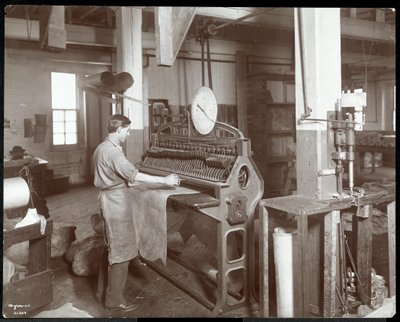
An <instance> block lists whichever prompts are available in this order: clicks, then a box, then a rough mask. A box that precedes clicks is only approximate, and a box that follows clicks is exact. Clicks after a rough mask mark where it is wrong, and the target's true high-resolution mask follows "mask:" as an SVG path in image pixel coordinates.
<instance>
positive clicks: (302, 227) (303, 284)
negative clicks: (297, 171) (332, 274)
mask: <svg viewBox="0 0 400 322" xmlns="http://www.w3.org/2000/svg"><path fill="white" fill-rule="evenodd" d="M297 234H298V247H299V252H298V254H299V268H300V271H301V274H300V275H301V276H300V278H299V279H298V284H297V286H298V287H299V289H300V290H301V299H300V303H299V304H298V308H297V309H298V316H299V317H308V316H309V315H310V310H309V305H310V301H309V292H308V291H309V286H310V262H309V256H308V255H309V254H308V253H309V252H308V217H307V215H300V216H297Z"/></svg>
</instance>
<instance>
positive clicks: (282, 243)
mask: <svg viewBox="0 0 400 322" xmlns="http://www.w3.org/2000/svg"><path fill="white" fill-rule="evenodd" d="M295 235H296V234H294V233H293V232H288V231H286V230H285V229H284V228H280V227H277V228H275V229H274V233H273V241H274V259H275V276H276V299H277V316H278V317H282V318H291V317H293V316H294V295H293V294H294V289H293V287H294V283H293V245H294V238H295Z"/></svg>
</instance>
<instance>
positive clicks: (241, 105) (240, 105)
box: [235, 50, 248, 137]
mask: <svg viewBox="0 0 400 322" xmlns="http://www.w3.org/2000/svg"><path fill="white" fill-rule="evenodd" d="M235 70H236V106H237V120H238V129H239V130H240V131H242V133H243V135H244V136H245V137H247V135H248V133H247V105H246V54H245V53H244V52H243V51H239V50H238V51H236V65H235Z"/></svg>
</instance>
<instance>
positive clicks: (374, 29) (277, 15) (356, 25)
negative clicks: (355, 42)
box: [196, 7, 395, 42]
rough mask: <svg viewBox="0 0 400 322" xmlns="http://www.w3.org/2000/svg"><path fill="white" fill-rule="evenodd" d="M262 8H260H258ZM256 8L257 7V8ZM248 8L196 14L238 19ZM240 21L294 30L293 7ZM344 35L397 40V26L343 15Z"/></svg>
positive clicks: (212, 9) (201, 9) (203, 10)
mask: <svg viewBox="0 0 400 322" xmlns="http://www.w3.org/2000/svg"><path fill="white" fill-rule="evenodd" d="M258 9H260V8H258ZM255 10H256V9H255ZM249 13H251V10H249V9H248V8H247V9H246V8H232V7H198V8H197V11H196V14H197V15H202V16H207V17H214V18H218V19H224V20H225V19H226V20H236V19H238V18H240V17H243V16H245V15H248V14H249ZM240 23H247V24H253V25H254V24H256V25H262V26H264V27H270V28H274V29H287V30H293V28H294V19H293V8H273V10H272V11H270V12H268V13H264V14H260V15H258V16H255V17H251V18H249V19H246V20H245V21H243V22H240ZM341 34H342V37H347V38H357V39H364V40H374V41H375V40H376V41H390V42H394V41H395V26H394V25H390V24H387V23H382V22H376V21H368V20H362V19H354V18H348V17H341Z"/></svg>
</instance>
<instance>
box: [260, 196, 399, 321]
mask: <svg viewBox="0 0 400 322" xmlns="http://www.w3.org/2000/svg"><path fill="white" fill-rule="evenodd" d="M380 203H387V215H388V248H389V281H388V282H389V296H393V295H395V275H396V273H395V191H394V190H385V189H383V190H380V191H370V192H369V193H368V192H367V193H366V194H365V196H363V197H359V198H358V199H357V205H358V211H357V213H356V215H355V217H354V218H355V220H353V234H354V235H355V236H356V239H355V245H356V255H355V258H356V267H357V270H358V274H359V276H360V279H361V282H362V284H363V285H366V286H367V290H366V291H367V293H368V296H367V298H366V299H365V300H364V302H365V303H364V304H367V305H370V304H371V303H370V302H371V296H370V295H371V268H372V205H376V204H380ZM354 206H355V204H354V200H353V199H352V198H346V199H342V200H338V199H332V200H315V199H312V198H308V197H305V196H300V195H292V196H285V197H278V198H271V199H263V200H261V201H260V203H259V219H260V227H261V229H260V239H259V242H260V317H267V316H269V298H268V292H269V281H268V253H269V252H268V238H269V236H268V217H269V214H268V210H267V209H268V208H271V209H276V210H280V211H283V212H287V213H289V214H293V215H295V217H296V219H297V237H298V243H297V244H298V245H297V247H298V249H297V254H298V255H299V263H298V264H299V265H298V267H297V268H296V269H297V270H298V272H297V274H298V275H299V276H300V278H299V281H298V284H297V285H296V286H297V287H298V288H299V289H300V293H301V298H299V300H300V303H299V304H298V307H297V315H298V316H297V317H307V316H310V315H311V314H314V315H318V314H319V315H323V316H324V317H334V316H335V315H336V293H335V291H336V290H335V286H336V266H337V258H336V249H337V240H338V229H337V223H338V220H339V216H340V210H344V209H348V208H351V207H354ZM310 215H318V216H323V220H324V249H323V252H324V254H323V277H324V278H323V281H324V285H323V308H322V309H319V308H315V307H313V306H310V303H309V295H310V294H309V289H310V282H311V281H310V274H309V272H310V261H311V260H312V258H310V257H309V251H308V248H307V247H308V239H307V238H308V218H309V216H310ZM359 292H360V291H359ZM295 312H296V311H295Z"/></svg>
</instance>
